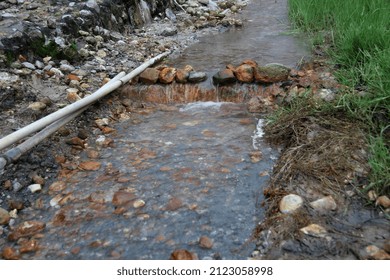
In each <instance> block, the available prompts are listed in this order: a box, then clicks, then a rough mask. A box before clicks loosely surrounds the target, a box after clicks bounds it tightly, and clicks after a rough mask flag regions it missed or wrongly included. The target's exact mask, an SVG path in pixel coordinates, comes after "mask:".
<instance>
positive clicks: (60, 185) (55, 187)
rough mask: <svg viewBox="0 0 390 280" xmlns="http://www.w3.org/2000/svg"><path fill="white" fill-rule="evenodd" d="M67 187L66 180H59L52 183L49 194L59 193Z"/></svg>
mask: <svg viewBox="0 0 390 280" xmlns="http://www.w3.org/2000/svg"><path fill="white" fill-rule="evenodd" d="M65 188H66V184H65V182H61V181H57V182H54V183H53V184H51V185H50V187H49V194H53V193H58V192H60V191H63V190H64V189H65Z"/></svg>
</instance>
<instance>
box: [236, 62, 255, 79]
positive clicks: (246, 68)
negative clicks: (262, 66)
mask: <svg viewBox="0 0 390 280" xmlns="http://www.w3.org/2000/svg"><path fill="white" fill-rule="evenodd" d="M234 74H235V75H236V78H237V80H239V81H240V82H243V83H251V82H253V79H254V70H253V67H252V66H251V65H248V64H242V65H240V66H238V67H237V68H236V69H235V72H234Z"/></svg>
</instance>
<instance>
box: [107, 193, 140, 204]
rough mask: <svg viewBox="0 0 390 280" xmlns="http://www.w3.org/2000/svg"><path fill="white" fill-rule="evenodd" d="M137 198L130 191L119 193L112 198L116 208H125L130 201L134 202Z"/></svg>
mask: <svg viewBox="0 0 390 280" xmlns="http://www.w3.org/2000/svg"><path fill="white" fill-rule="evenodd" d="M135 198H136V196H135V194H134V193H133V192H130V191H124V190H121V191H117V192H116V193H115V194H114V196H113V198H112V204H113V205H114V206H123V205H125V204H127V203H129V202H130V201H133V200H134V199H135Z"/></svg>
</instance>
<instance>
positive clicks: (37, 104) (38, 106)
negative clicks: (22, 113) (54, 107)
mask: <svg viewBox="0 0 390 280" xmlns="http://www.w3.org/2000/svg"><path fill="white" fill-rule="evenodd" d="M46 106H47V105H46V104H45V103H43V102H34V103H31V104H30V105H28V108H30V109H31V110H33V111H42V110H44V109H45V108H46Z"/></svg>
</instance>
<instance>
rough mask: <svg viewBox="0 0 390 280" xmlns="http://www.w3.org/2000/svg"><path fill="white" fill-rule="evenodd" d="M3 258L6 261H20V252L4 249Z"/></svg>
mask: <svg viewBox="0 0 390 280" xmlns="http://www.w3.org/2000/svg"><path fill="white" fill-rule="evenodd" d="M2 256H3V258H4V259H6V260H18V259H20V255H19V252H18V251H17V250H15V249H14V248H12V247H9V246H7V247H4V249H3V252H2Z"/></svg>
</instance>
